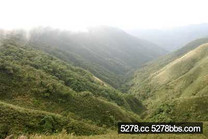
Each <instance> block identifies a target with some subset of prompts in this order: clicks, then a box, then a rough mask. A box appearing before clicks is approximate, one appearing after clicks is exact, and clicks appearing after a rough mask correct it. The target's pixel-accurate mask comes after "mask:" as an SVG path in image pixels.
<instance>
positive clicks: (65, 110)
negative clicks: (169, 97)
mask: <svg viewBox="0 0 208 139" xmlns="http://www.w3.org/2000/svg"><path fill="white" fill-rule="evenodd" d="M0 77H1V78H0V102H1V103H0V105H1V106H0V107H1V111H2V113H1V118H0V126H1V131H2V132H1V136H4V135H6V134H8V135H9V134H11V133H19V134H21V133H26V134H27V133H36V132H45V128H44V127H43V128H44V129H43V128H42V126H47V129H48V128H49V131H50V133H51V132H53V133H54V132H56V131H57V132H58V131H61V130H62V129H63V128H66V130H67V129H69V130H67V131H68V132H69V133H72V132H75V133H76V134H78V135H81V134H83V135H84V134H88V135H89V134H100V133H103V132H104V131H105V130H104V129H102V128H97V127H96V126H99V127H104V128H105V127H112V128H113V127H114V126H115V125H116V123H117V122H118V121H138V120H140V118H139V116H138V115H136V114H135V113H140V112H141V111H142V110H143V109H144V106H143V105H142V104H141V103H140V102H139V101H138V99H136V98H135V97H133V96H130V95H127V94H122V93H121V92H119V91H117V90H115V89H114V88H112V87H111V86H109V85H107V84H105V83H104V82H102V81H101V80H100V79H98V78H97V77H95V76H94V75H92V74H91V73H89V72H88V71H86V70H83V69H81V68H77V67H73V66H71V65H70V64H67V63H66V62H63V61H61V60H59V59H57V58H55V57H52V56H50V55H48V54H45V53H44V52H41V51H39V50H35V49H34V48H32V47H30V46H29V45H25V44H24V43H21V42H18V41H14V40H11V39H9V40H8V39H7V40H3V41H2V42H1V45H0ZM45 118H46V120H47V119H48V120H49V123H47V121H45V123H43V125H42V124H41V121H44V119H45ZM24 119H25V120H24ZM31 119H33V120H32V121H31ZM68 119H69V120H68ZM70 119H72V120H70ZM23 120H24V121H23ZM8 121H13V122H10V124H9V125H8ZM68 121H69V122H68ZM72 121H74V122H73V124H71V122H72ZM78 121H79V122H78ZM20 122H21V126H18V125H19V123H20ZM80 122H83V123H85V124H82V123H80ZM44 124H46V125H44ZM48 124H49V125H48ZM81 125H83V126H82V127H79V126H81ZM85 125H86V127H85ZM48 126H49V127H48ZM68 126H69V127H68ZM88 126H89V130H88V129H87V128H88ZM40 127H41V128H40ZM70 128H72V130H70ZM79 128H80V129H79ZM42 129H43V130H42ZM95 129H96V130H95ZM97 129H98V130H97ZM78 130H80V132H79V131H78Z"/></svg>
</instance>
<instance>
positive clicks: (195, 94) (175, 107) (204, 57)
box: [130, 39, 208, 121]
mask: <svg viewBox="0 0 208 139" xmlns="http://www.w3.org/2000/svg"><path fill="white" fill-rule="evenodd" d="M207 40H208V39H200V40H196V41H194V42H191V43H189V44H188V45H187V46H186V47H184V48H182V49H181V50H178V51H177V52H175V53H173V54H171V55H168V56H166V57H163V58H164V59H161V60H160V59H159V60H157V61H155V62H153V63H150V64H148V65H147V66H146V67H144V69H141V70H139V71H138V72H137V73H136V74H135V77H134V80H133V81H132V84H131V85H132V88H131V89H130V92H131V93H133V94H135V95H136V96H137V97H138V98H140V99H141V100H143V102H144V103H145V105H146V106H147V107H148V111H147V112H146V116H147V118H150V119H152V120H153V121H155V120H156V121H207V120H208V119H207V116H206V115H207V113H208V111H207V109H206V108H205V106H206V102H207V96H208V94H207V93H208V88H207V85H208V78H207V77H208V70H207V69H208V44H207V43H206V44H202V45H200V46H198V47H197V46H196V45H197V44H201V43H203V42H206V41H207ZM165 58H166V59H165ZM169 61H170V62H169ZM144 70H145V72H144Z"/></svg>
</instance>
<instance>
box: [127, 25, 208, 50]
mask: <svg viewBox="0 0 208 139" xmlns="http://www.w3.org/2000/svg"><path fill="white" fill-rule="evenodd" d="M128 32H129V33H130V34H132V35H135V36H137V37H139V38H141V39H145V40H148V41H151V42H153V43H155V44H157V45H158V46H160V47H162V48H164V49H166V50H169V51H175V50H177V49H180V48H181V47H182V46H184V45H185V44H187V43H188V42H190V41H193V40H195V39H199V38H202V37H207V36H208V24H207V23H205V24H194V25H188V26H182V27H175V28H172V29H160V30H159V29H158V30H153V29H152V30H151V29H150V30H132V31H128Z"/></svg>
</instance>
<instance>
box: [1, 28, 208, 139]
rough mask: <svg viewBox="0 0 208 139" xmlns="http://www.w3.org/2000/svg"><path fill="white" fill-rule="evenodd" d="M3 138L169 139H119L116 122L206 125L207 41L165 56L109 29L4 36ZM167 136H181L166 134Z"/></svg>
mask: <svg viewBox="0 0 208 139" xmlns="http://www.w3.org/2000/svg"><path fill="white" fill-rule="evenodd" d="M0 42H1V43H0V111H1V115H0V138H5V137H7V136H9V135H11V134H14V135H15V136H16V137H17V136H19V135H27V136H31V138H34V139H36V138H40V136H41V138H46V139H47V138H52V137H53V138H57V139H59V138H137V137H138V138H154V137H158V138H166V137H167V136H164V135H127V136H126V135H117V133H116V130H117V123H118V122H148V121H154V122H184V121H186V122H188V121H189V122H196V121H199V122H203V123H204V134H203V135H184V137H187V138H195V137H198V138H206V136H207V135H208V134H207V131H208V129H207V125H208V122H207V121H208V117H207V114H208V110H207V107H206V106H207V103H208V94H207V92H208V88H207V84H208V71H207V69H208V62H207V61H208V38H206V37H205V38H200V39H197V40H194V41H192V42H189V43H188V44H186V45H185V46H184V47H182V48H181V49H178V50H177V51H174V52H171V53H168V51H166V50H165V49H163V48H161V47H160V46H157V45H156V44H153V43H151V42H149V41H146V40H143V39H139V38H136V37H133V36H131V35H129V34H128V33H126V32H124V31H122V30H120V29H117V28H111V27H100V28H92V29H90V30H89V31H88V32H79V33H73V32H69V31H61V30H56V29H52V28H35V29H33V30H31V31H30V32H25V31H18V30H17V31H14V32H8V33H6V34H4V33H2V34H1V38H0ZM168 138H183V136H177V135H168Z"/></svg>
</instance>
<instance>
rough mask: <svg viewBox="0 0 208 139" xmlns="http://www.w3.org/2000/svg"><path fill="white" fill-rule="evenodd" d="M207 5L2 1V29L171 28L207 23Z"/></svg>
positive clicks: (188, 0)
mask: <svg viewBox="0 0 208 139" xmlns="http://www.w3.org/2000/svg"><path fill="white" fill-rule="evenodd" d="M207 5H208V0H0V28H6V29H13V28H26V29H30V28H32V27H37V26H51V27H55V28H61V29H68V30H82V29H84V28H86V27H89V26H98V25H108V26H114V27H119V28H122V29H125V30H126V29H127V30H128V29H136V28H139V29H141V28H142V29H160V28H170V27H175V26H183V25H188V24H198V23H206V22H208V8H207Z"/></svg>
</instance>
